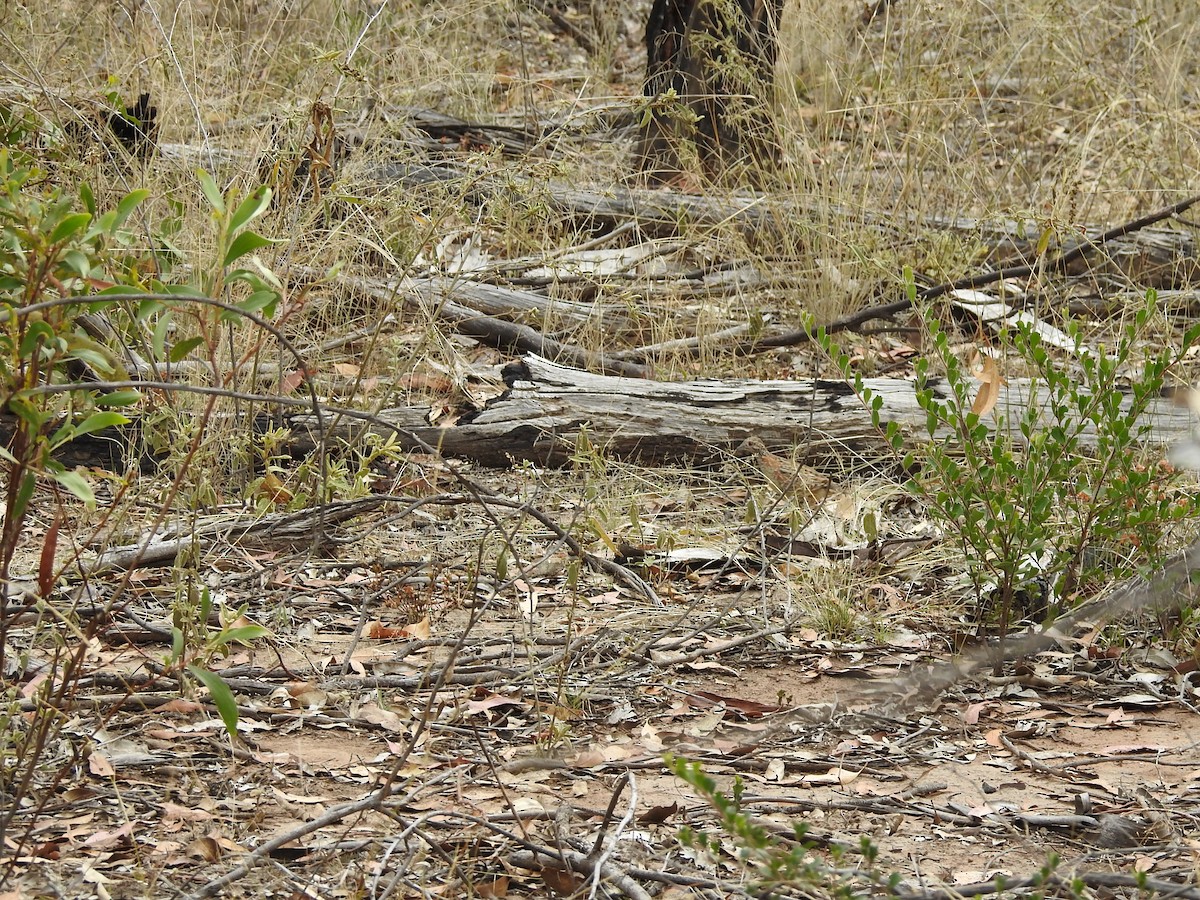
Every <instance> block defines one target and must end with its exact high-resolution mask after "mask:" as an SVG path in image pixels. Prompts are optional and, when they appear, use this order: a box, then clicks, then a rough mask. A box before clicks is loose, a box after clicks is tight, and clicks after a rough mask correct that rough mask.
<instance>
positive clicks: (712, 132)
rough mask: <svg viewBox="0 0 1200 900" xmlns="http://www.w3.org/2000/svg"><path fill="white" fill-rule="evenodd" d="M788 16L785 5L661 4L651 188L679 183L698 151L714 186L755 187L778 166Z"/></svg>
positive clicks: (655, 31)
mask: <svg viewBox="0 0 1200 900" xmlns="http://www.w3.org/2000/svg"><path fill="white" fill-rule="evenodd" d="M782 12H783V0H654V6H653V7H652V8H651V10H650V17H649V19H648V20H647V23H646V85H645V92H646V97H647V99H648V102H649V104H650V110H649V114H648V115H647V117H646V121H645V124H643V126H642V130H641V136H640V141H639V150H638V165H639V169H640V171H641V172H642V173H643V174H644V175H645V176H646V177H647V179H649V180H651V181H655V182H664V181H668V180H670V179H672V178H674V177H677V176H678V175H680V174H681V173H683V172H685V171H686V170H687V166H686V160H687V157H688V155H689V153H691V152H694V154H695V156H696V157H697V158H698V161H699V164H700V168H701V171H702V172H703V174H704V175H705V177H707V178H708V179H710V180H713V181H716V182H725V183H741V184H744V183H747V182H750V183H754V182H756V181H758V180H760V176H761V174H762V173H763V171H764V169H765V168H767V167H769V166H770V165H771V164H773V163H774V162H775V161H776V159H777V157H778V152H779V146H778V141H777V136H776V132H775V118H774V113H773V109H772V107H773V104H774V84H775V60H776V58H777V56H778V50H779V39H778V28H779V18H780V15H781V14H782ZM671 91H674V97H672V96H671V95H670V92H671Z"/></svg>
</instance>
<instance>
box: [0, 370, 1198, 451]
mask: <svg viewBox="0 0 1200 900" xmlns="http://www.w3.org/2000/svg"><path fill="white" fill-rule="evenodd" d="M504 378H505V382H506V384H507V386H508V389H507V390H506V391H505V392H504V393H503V394H502V395H501V396H499V397H497V398H496V399H494V400H492V401H491V402H489V403H488V405H487V406H486V408H484V409H482V410H479V411H477V412H473V413H467V414H464V415H462V416H461V417H460V418H459V419H458V420H457V422H455V424H453V425H450V426H447V427H439V426H434V425H430V424H429V419H428V415H429V409H428V408H423V407H398V408H393V409H385V410H382V411H381V412H379V413H365V412H361V411H357V410H347V409H338V408H336V407H325V408H324V409H323V412H322V419H323V421H324V424H325V446H326V447H336V446H344V445H346V444H350V445H353V444H355V443H357V442H358V441H360V440H361V439H362V438H363V437H364V436H365V435H366V434H367V433H368V432H371V433H375V434H379V435H381V436H395V438H396V440H397V442H398V443H399V445H400V446H401V447H402V448H403V449H405V450H410V451H414V452H427V451H429V450H431V449H432V450H436V451H438V452H440V453H441V454H443V455H445V456H453V457H459V458H463V459H470V460H474V461H476V462H478V463H480V464H482V465H487V466H500V467H503V466H508V465H510V464H511V463H513V462H514V461H521V460H530V461H533V462H536V463H539V464H542V465H551V466H554V465H563V464H566V463H567V462H569V461H570V459H571V458H572V456H574V455H575V454H576V453H577V452H578V450H579V448H580V447H581V446H584V445H586V446H588V447H591V448H594V449H595V450H597V451H599V452H600V453H602V454H603V455H604V456H606V457H608V458H612V459H634V460H637V461H639V462H642V463H646V464H656V463H680V462H682V463H688V462H704V461H712V460H716V459H720V458H721V457H723V456H725V455H728V454H730V453H731V452H732V451H733V450H734V448H736V447H737V446H739V445H740V444H741V443H742V442H743V441H745V440H747V439H748V438H751V437H757V438H759V439H760V440H761V441H762V442H763V444H764V445H766V446H767V447H768V448H770V449H771V450H784V451H786V452H788V453H789V454H790V453H792V452H793V451H795V452H796V454H797V457H798V458H801V459H802V461H803V462H805V463H806V464H808V465H812V466H815V467H816V468H818V469H824V470H826V471H834V472H838V473H845V472H846V471H849V470H854V469H856V468H859V467H869V468H878V467H879V466H880V465H881V464H882V465H884V466H890V465H892V464H894V463H896V462H897V461H898V460H897V459H896V454H895V452H894V451H893V450H892V448H891V447H890V446H889V445H888V444H887V442H886V441H885V440H884V437H883V435H882V434H881V433H880V431H879V429H877V428H876V427H875V426H874V425H873V424H872V422H871V416H870V413H869V411H868V410H867V408H866V407H865V406H864V404H863V402H862V400H861V398H860V397H858V396H857V395H856V394H855V392H854V390H853V388H852V387H851V386H850V385H849V384H847V383H846V382H845V381H839V380H832V379H801V380H795V381H751V380H744V381H741V380H738V381H717V380H705V381H689V382H678V383H675V382H664V381H651V380H649V379H642V378H624V377H620V376H609V375H598V374H594V373H591V372H586V371H582V370H579V369H572V368H569V367H567V366H562V365H559V364H557V363H553V362H550V361H549V360H546V359H543V358H542V357H539V356H535V355H527V356H525V357H524V358H523V359H522V360H520V361H519V362H516V363H512V364H510V365H509V366H507V367H506V368H505V370H504ZM129 384H130V386H132V385H133V383H132V382H130V383H129ZM864 384H865V386H866V387H867V388H869V389H870V390H871V391H872V392H873V393H874V394H875V395H876V396H878V397H879V398H880V399H881V400H882V403H883V405H882V407H881V417H882V419H883V421H884V422H895V423H896V424H897V425H899V426H900V428H901V429H902V431H903V432H904V433H905V434H906V435H908V436H909V438H910V443H911V444H912V446H916V445H917V444H919V443H920V442H921V441H924V440H927V439H928V437H927V433H926V430H925V421H926V416H925V412H924V410H922V409H921V407H920V405H919V404H918V403H917V397H916V386H915V384H914V383H913V382H912V381H907V380H902V379H896V378H870V379H865V381H864ZM155 387H157V388H159V389H166V388H169V385H164V384H161V383H160V384H156V385H155ZM927 387H928V388H929V389H930V390H932V391H933V392H934V394H935V395H937V396H939V397H942V398H945V397H948V396H949V392H948V390H947V388H946V385H945V383H944V382H943V381H941V380H937V379H935V380H932V381H930V383H929V384H928V385H927ZM181 389H182V388H181ZM239 396H240V397H241V398H242V399H245V400H254V401H257V402H260V403H261V404H262V407H263V408H264V412H262V413H261V414H259V415H258V416H256V417H255V419H254V427H255V428H256V429H260V430H263V431H265V430H266V429H268V428H278V427H280V425H283V426H285V427H287V428H289V429H290V430H291V432H292V434H291V437H290V439H289V440H288V441H286V442H285V443H284V445H283V446H284V447H285V448H286V450H287V451H288V452H290V453H291V454H292V455H293V456H294V457H303V456H304V455H306V454H308V453H311V452H313V451H314V450H316V448H317V447H318V444H319V438H320V430H319V429H320V425H319V423H318V422H317V419H316V416H314V415H313V413H312V411H311V409H312V407H311V405H310V404H309V402H308V401H306V400H300V399H298V398H295V397H271V396H266V395H264V396H262V397H255V396H253V395H239ZM1129 403H1130V398H1129V397H1125V398H1123V400H1122V404H1123V406H1124V408H1126V409H1127V408H1128V404H1129ZM1031 405H1037V406H1039V407H1040V408H1041V410H1042V418H1043V421H1044V423H1045V424H1046V425H1049V424H1051V418H1050V414H1049V411H1048V406H1049V403H1048V400H1047V398H1046V396H1045V391H1041V394H1040V396H1039V394H1038V391H1037V386H1036V383H1034V382H1031V381H1028V380H1013V381H1011V382H1009V383H1008V384H1006V385H1005V386H1004V387H1003V388H1002V389H1001V393H1000V397H999V400H998V401H997V403H996V406H995V410H996V411H997V412H998V413H1007V414H1008V418H1009V419H1010V420H1014V421H1015V420H1016V419H1018V418H1019V416H1020V414H1021V413H1022V412H1023V410H1024V409H1026V408H1027V407H1029V406H1031ZM272 406H275V407H276V408H278V407H284V408H285V410H286V412H285V414H283V415H278V414H274V415H273V414H271V413H270V412H268V411H266V410H269V409H270V407H272ZM9 418H11V417H9ZM989 420H990V417H989ZM1193 424H1194V423H1193V420H1192V416H1191V415H1190V413H1189V412H1188V410H1186V409H1183V408H1180V407H1178V406H1176V405H1175V404H1173V403H1172V402H1171V401H1170V400H1168V399H1165V398H1164V399H1161V400H1157V401H1155V402H1154V403H1153V404H1151V406H1150V408H1149V409H1148V410H1147V412H1146V414H1145V416H1144V418H1143V419H1142V420H1140V421H1139V426H1145V427H1146V428H1147V432H1146V434H1145V435H1143V439H1144V440H1145V442H1146V443H1147V444H1150V445H1168V444H1176V443H1180V442H1183V441H1187V440H1190V439H1191V437H1192V427H1193ZM1010 427H1011V428H1012V429H1013V431H1011V432H1010V434H1011V436H1012V437H1013V438H1014V439H1018V440H1019V438H1020V435H1019V434H1017V433H1016V432H1015V427H1016V426H1015V424H1012V423H1010ZM129 428H130V429H132V428H136V423H134V424H133V425H131V426H129ZM6 432H8V433H11V423H10V422H3V421H0V440H5V439H6ZM132 434H134V432H133V431H124V432H118V431H115V430H109V431H106V432H101V433H98V434H96V435H89V436H87V440H86V441H79V442H76V443H75V444H71V445H68V448H67V449H69V450H70V457H69V460H67V459H64V460H63V461H64V462H65V463H66V464H68V465H93V466H97V467H101V468H116V469H117V470H121V468H122V466H123V465H124V463H123V462H122V460H121V459H119V458H117V457H118V456H120V455H121V454H120V453H119V450H120V449H121V448H123V447H124V446H126V445H128V444H129V443H130V441H131V435H132ZM949 437H951V435H950V434H949V433H948V432H945V433H939V434H938V435H937V439H946V438H949ZM1094 437H1095V432H1094V430H1093V429H1092V428H1091V427H1090V425H1089V426H1088V428H1086V429H1085V431H1084V434H1083V441H1084V443H1087V442H1088V440H1089V438H1094ZM89 448H91V449H92V451H93V455H91V456H90V457H89V455H88V453H87V451H88V449H89Z"/></svg>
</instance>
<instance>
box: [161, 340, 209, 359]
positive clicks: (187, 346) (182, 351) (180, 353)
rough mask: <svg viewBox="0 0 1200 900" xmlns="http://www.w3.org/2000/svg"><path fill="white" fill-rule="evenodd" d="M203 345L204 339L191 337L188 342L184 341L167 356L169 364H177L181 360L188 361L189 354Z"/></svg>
mask: <svg viewBox="0 0 1200 900" xmlns="http://www.w3.org/2000/svg"><path fill="white" fill-rule="evenodd" d="M203 343H204V338H202V337H190V338H187V339H186V340H182V341H180V342H179V343H178V344H176V345H175V346H174V347H172V348H171V352H170V353H169V354H167V360H168V361H169V362H173V363H177V362H179V361H180V360H181V359H186V358H187V355H188V354H189V353H191V352H192V351H193V350H195V349H196V348H197V347H199V346H200V345H201V344H203Z"/></svg>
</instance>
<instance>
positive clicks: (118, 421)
mask: <svg viewBox="0 0 1200 900" xmlns="http://www.w3.org/2000/svg"><path fill="white" fill-rule="evenodd" d="M128 424H129V417H128V416H123V415H121V414H120V413H118V412H98V413H92V414H91V415H90V416H88V417H87V418H86V419H84V420H83V421H82V422H80V423H79V424H78V425H77V426H76V427H75V436H76V437H78V436H79V435H81V434H92V433H93V432H96V431H103V430H104V429H105V428H115V427H117V426H118V425H128Z"/></svg>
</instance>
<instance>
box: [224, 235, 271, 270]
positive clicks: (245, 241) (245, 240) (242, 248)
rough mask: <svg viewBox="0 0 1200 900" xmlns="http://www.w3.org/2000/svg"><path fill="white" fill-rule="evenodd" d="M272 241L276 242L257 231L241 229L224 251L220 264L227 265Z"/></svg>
mask: <svg viewBox="0 0 1200 900" xmlns="http://www.w3.org/2000/svg"><path fill="white" fill-rule="evenodd" d="M274 243H276V242H275V241H273V240H271V239H270V238H265V237H263V236H262V235H261V234H258V233H257V232H254V231H243V232H242V233H241V234H239V235H238V236H237V237H236V238H234V239H233V243H232V244H230V245H229V250H228V251H227V252H226V253H225V260H224V261H223V262H222V263H221V264H222V265H224V266H227V265H229V264H230V263H232V262H233V261H234V260H237V259H241V258H242V257H243V256H245V255H246V254H247V253H253V252H254V251H255V250H258V249H259V248H260V247H269V246H271V245H272V244H274Z"/></svg>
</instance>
